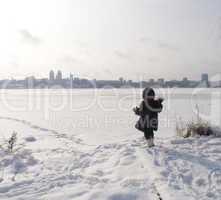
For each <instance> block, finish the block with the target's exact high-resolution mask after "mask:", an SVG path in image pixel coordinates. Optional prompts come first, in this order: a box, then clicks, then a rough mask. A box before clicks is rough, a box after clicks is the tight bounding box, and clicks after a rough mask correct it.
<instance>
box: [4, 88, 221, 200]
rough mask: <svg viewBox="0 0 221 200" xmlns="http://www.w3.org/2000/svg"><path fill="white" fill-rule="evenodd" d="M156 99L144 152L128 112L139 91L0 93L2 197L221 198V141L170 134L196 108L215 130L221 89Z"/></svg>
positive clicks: (168, 93) (163, 92)
mask: <svg viewBox="0 0 221 200" xmlns="http://www.w3.org/2000/svg"><path fill="white" fill-rule="evenodd" d="M157 95H158V96H161V97H164V99H165V101H164V103H163V104H164V110H163V112H162V113H160V118H159V120H160V124H159V125H160V126H159V130H158V132H157V133H156V147H154V148H152V149H148V148H147V145H146V143H145V141H144V138H143V135H142V133H140V132H138V131H137V130H135V128H134V124H135V122H136V120H137V116H135V115H134V113H133V112H132V108H133V107H134V106H136V105H138V104H139V102H140V101H141V98H140V97H141V90H138V89H116V90H115V89H104V90H102V89H101V90H72V91H71V90H1V91H0V123H1V125H0V145H1V148H0V199H1V200H3V199H7V200H12V199H13V200H14V199H16V200H18V199H19V200H21V199H22V200H24V199H25V200H26V199H28V200H29V199H39V200H40V199H42V200H51V199H53V200H60V199H64V200H69V199H70V200H159V199H163V200H165V199H166V200H173V199H185V200H186V199H190V200H191V199H217V200H218V199H221V138H215V137H212V136H210V137H201V138H189V139H182V138H178V137H177V136H176V134H175V126H176V120H177V119H180V118H182V120H183V121H191V120H194V119H195V118H196V105H198V107H199V110H200V116H201V117H202V118H203V119H204V120H207V121H209V122H210V123H212V124H213V125H215V126H220V122H221V117H220V115H221V107H220V106H221V90H220V89H211V90H209V89H202V88H199V89H159V90H157ZM13 131H16V132H17V141H16V144H15V146H14V149H13V152H12V153H11V152H8V151H6V150H5V148H6V146H7V145H6V143H5V142H6V141H7V140H8V139H9V138H10V136H11V135H12V132H13Z"/></svg>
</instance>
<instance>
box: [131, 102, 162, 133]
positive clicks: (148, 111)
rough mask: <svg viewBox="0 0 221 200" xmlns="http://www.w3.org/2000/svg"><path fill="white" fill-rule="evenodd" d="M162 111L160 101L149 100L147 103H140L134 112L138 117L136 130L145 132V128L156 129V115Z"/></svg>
mask: <svg viewBox="0 0 221 200" xmlns="http://www.w3.org/2000/svg"><path fill="white" fill-rule="evenodd" d="M162 109H163V105H162V99H157V100H155V99H149V101H148V102H147V103H145V102H144V101H142V102H141V104H140V107H139V108H138V107H137V108H136V109H135V110H134V112H135V114H137V115H139V116H140V119H139V120H138V122H137V124H136V128H137V129H139V130H140V131H145V129H146V128H152V129H153V130H155V131H156V130H157V129H158V113H159V112H161V111H162Z"/></svg>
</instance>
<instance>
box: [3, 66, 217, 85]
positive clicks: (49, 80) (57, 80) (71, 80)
mask: <svg viewBox="0 0 221 200" xmlns="http://www.w3.org/2000/svg"><path fill="white" fill-rule="evenodd" d="M54 87H55V88H57V87H58V88H67V89H69V88H73V89H74V88H106V87H107V88H109V87H113V88H128V87H129V88H130V87H134V88H142V87H162V88H164V87H181V88H194V87H221V79H219V80H217V79H216V80H215V81H214V80H211V81H210V80H209V75H208V74H207V73H202V74H201V79H200V80H191V79H189V78H188V77H183V78H182V79H179V80H166V79H165V78H158V79H154V78H151V77H149V79H140V80H139V81H134V80H131V79H126V78H125V77H119V78H115V79H112V80H110V79H97V78H96V77H93V78H92V79H88V78H85V77H77V76H75V75H74V74H73V73H69V76H63V74H62V71H61V70H57V71H54V70H50V71H49V73H48V77H44V78H39V77H35V76H33V75H31V76H28V77H24V78H23V79H13V78H12V79H3V80H0V88H1V89H30V88H54Z"/></svg>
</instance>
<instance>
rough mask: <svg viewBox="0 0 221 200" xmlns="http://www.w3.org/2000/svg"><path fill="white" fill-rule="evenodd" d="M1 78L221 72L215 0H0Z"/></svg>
mask: <svg viewBox="0 0 221 200" xmlns="http://www.w3.org/2000/svg"><path fill="white" fill-rule="evenodd" d="M0 26H1V31H0V78H10V77H15V78H20V77H24V76H27V75H30V74H33V75H35V76H38V77H42V76H48V71H49V70H50V69H54V70H58V69H60V70H62V71H63V72H64V73H65V74H66V75H68V73H69V72H72V73H73V74H74V75H75V76H80V77H88V78H95V77H96V78H98V79H118V78H119V77H120V76H123V77H125V78H127V79H134V80H136V79H139V78H140V76H143V77H144V78H146V79H149V78H152V77H153V78H161V77H164V78H166V79H181V78H182V77H184V76H187V77H189V78H194V79H199V77H200V74H201V72H208V73H209V74H210V75H214V74H216V73H218V72H221V1H220V0H212V1H211V0H19V1H18V0H16V1H15V0H7V1H6V0H5V1H3V0H0Z"/></svg>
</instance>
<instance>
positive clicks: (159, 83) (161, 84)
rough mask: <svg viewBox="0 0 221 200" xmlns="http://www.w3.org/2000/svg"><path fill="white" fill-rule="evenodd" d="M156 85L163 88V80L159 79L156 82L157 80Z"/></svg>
mask: <svg viewBox="0 0 221 200" xmlns="http://www.w3.org/2000/svg"><path fill="white" fill-rule="evenodd" d="M157 83H158V85H160V86H164V84H165V83H164V79H163V78H159V79H158V80H157Z"/></svg>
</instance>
